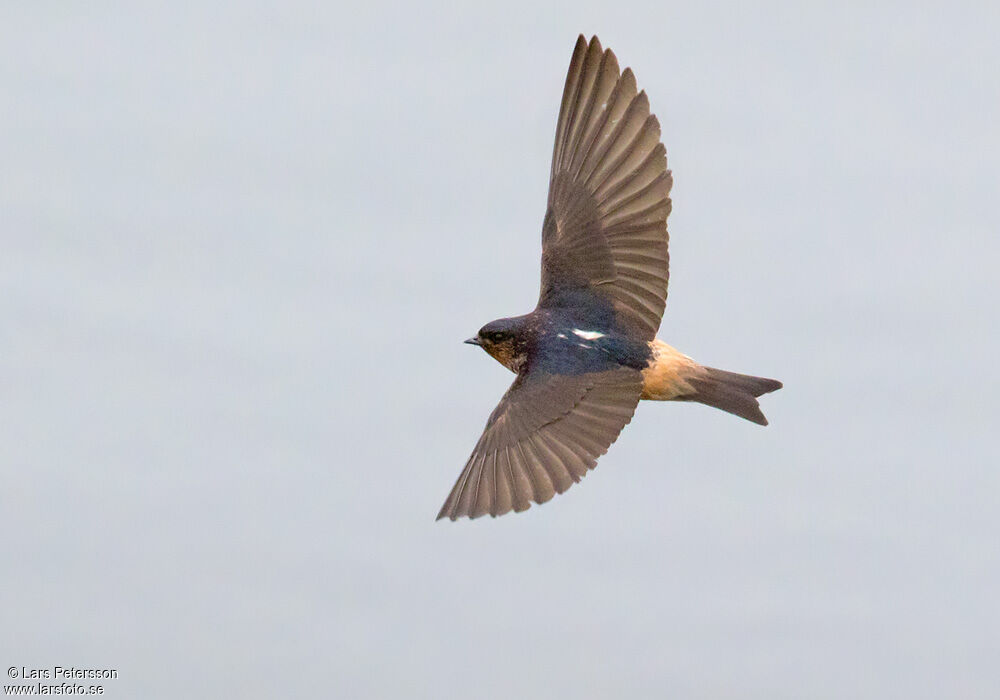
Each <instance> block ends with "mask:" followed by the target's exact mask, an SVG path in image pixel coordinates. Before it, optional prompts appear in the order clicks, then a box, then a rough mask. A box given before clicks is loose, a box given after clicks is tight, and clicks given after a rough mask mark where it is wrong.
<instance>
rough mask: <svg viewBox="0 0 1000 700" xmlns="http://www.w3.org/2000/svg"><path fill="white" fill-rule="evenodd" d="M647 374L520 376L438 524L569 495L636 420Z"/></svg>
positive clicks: (630, 371) (629, 371)
mask: <svg viewBox="0 0 1000 700" xmlns="http://www.w3.org/2000/svg"><path fill="white" fill-rule="evenodd" d="M641 393H642V375H641V374H640V373H639V372H638V371H637V370H634V369H627V368H621V369H614V370H609V371H605V372H592V373H589V374H576V375H565V374H543V373H539V372H534V373H533V372H531V371H528V372H526V373H524V374H520V375H518V377H517V379H515V380H514V383H513V384H512V385H511V387H510V389H508V390H507V393H506V394H504V396H503V398H502V399H500V404H499V405H498V406H497V407H496V410H494V411H493V413H492V414H491V415H490V418H489V420H488V421H487V422H486V430H485V431H483V435H482V437H481V438H479V442H478V443H476V447H475V449H474V450H473V451H472V456H471V457H469V461H468V462H467V463H466V465H465V469H463V470H462V474H461V475H460V476H459V477H458V481H457V482H456V483H455V486H454V488H452V490H451V494H450V495H449V496H448V500H446V501H445V502H444V506H442V508H441V512H440V513H438V520H440V519H441V518H445V517H447V518H451V519H452V520H455V519H457V518H459V517H462V516H468V517H470V518H478V517H479V516H481V515H485V514H486V513H489V514H490V515H492V516H497V515H503V514H504V513H508V512H510V511H511V510H515V511H522V510H526V509H527V508H528V507H529V506H530V505H531V501H534V502H535V503H544V502H545V501H547V500H549V499H550V498H552V496H553V495H554V494H556V493H562V492H563V491H565V490H566V489H568V488H569V487H570V486H572V485H573V484H574V483H575V482H577V481H579V480H580V479H582V478H583V477H584V475H586V473H587V470H588V469H593V468H594V467H595V466H596V465H597V458H598V457H600V456H601V455H603V454H604V453H605V452H607V450H608V447H610V446H611V443H613V442H614V441H615V440H616V439H617V438H618V434H619V433H620V432H621V430H622V428H624V427H625V426H626V425H627V424H628V422H629V421H630V420H631V419H632V414H633V412H634V411H635V407H636V404H637V403H638V402H639V395H640V394H641Z"/></svg>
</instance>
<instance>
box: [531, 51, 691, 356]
mask: <svg viewBox="0 0 1000 700" xmlns="http://www.w3.org/2000/svg"><path fill="white" fill-rule="evenodd" d="M672 183H673V180H672V178H671V175H670V171H669V170H667V155H666V149H665V148H664V147H663V144H661V143H660V125H659V122H657V120H656V117H655V116H653V115H652V114H650V113H649V100H648V99H647V98H646V93H645V92H639V93H638V94H637V93H636V85H635V76H633V75H632V71H631V70H630V69H628V68H626V69H625V72H624V73H620V74H619V70H618V61H617V59H616V58H615V55H614V54H613V53H612V52H611V51H610V50H607V51H603V50H602V49H601V44H600V42H599V41H598V40H597V37H594V38H593V39H591V40H590V44H589V46H588V44H587V42H586V41H585V40H584V38H583V36H582V35H581V36H580V38H579V39H577V43H576V49H575V50H574V51H573V59H572V61H571V62H570V66H569V73H568V74H567V76H566V87H565V88H564V91H563V98H562V105H561V107H560V108H559V121H558V124H557V126H556V142H555V148H554V150H553V153H552V172H551V176H550V180H549V201H548V210H547V211H546V213H545V221H544V224H543V226H542V285H541V287H542V288H541V295H540V298H539V301H538V305H539V307H543V308H544V307H555V306H561V305H565V304H566V303H567V300H569V299H578V298H579V295H580V292H581V290H586V291H587V292H590V293H593V294H596V295H597V296H598V297H600V298H601V300H602V301H605V302H610V303H611V304H612V305H613V306H614V308H615V311H616V315H617V318H618V322H619V324H620V326H621V327H622V329H623V330H625V331H626V332H628V333H629V334H630V335H632V337H634V338H636V339H637V340H645V341H649V340H652V339H653V337H654V336H655V335H656V331H657V329H658V328H659V326H660V319H661V317H662V316H663V309H664V306H665V304H666V299H667V279H668V260H669V259H668V255H667V215H668V214H669V213H670V197H669V194H670V186H671V184H672Z"/></svg>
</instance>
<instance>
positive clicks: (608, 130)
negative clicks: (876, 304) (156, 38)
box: [438, 36, 781, 520]
mask: <svg viewBox="0 0 1000 700" xmlns="http://www.w3.org/2000/svg"><path fill="white" fill-rule="evenodd" d="M659 135H660V130H659V123H658V122H657V120H656V117H654V116H653V115H651V114H650V113H649V103H648V100H647V99H646V95H645V93H644V92H638V93H637V92H636V87H635V78H634V77H633V75H632V72H631V71H630V70H629V69H627V68H626V69H625V71H624V72H619V69H618V63H617V60H616V59H615V56H614V54H613V53H612V52H611V51H610V50H608V51H605V50H603V49H602V48H601V45H600V43H599V42H598V40H597V38H596V37H594V38H593V39H592V40H591V41H590V43H589V44H588V43H587V42H586V41H585V40H584V38H583V37H582V36H581V37H580V38H579V39H578V41H577V45H576V49H575V50H574V53H573V59H572V61H571V62H570V68H569V73H568V75H567V78H566V87H565V89H564V92H563V100H562V106H561V108H560V111H559V120H558V123H557V126H556V143H555V148H554V150H553V158H552V171H551V175H550V184H549V202H548V208H547V210H546V214H545V219H544V222H543V225H542V283H541V292H540V295H539V300H538V306H537V307H536V309H535V310H534V311H532V312H531V313H528V314H525V315H523V316H516V317H512V318H504V319H499V320H497V321H492V322H490V323H488V324H486V325H485V326H483V327H482V328H481V329H480V331H479V333H478V334H477V335H476V336H475V337H474V338H470V339H469V340H468V341H467V342H470V343H472V344H475V345H479V346H481V347H482V348H483V349H484V350H485V351H486V352H487V353H489V354H490V355H491V356H492V357H493V358H495V359H496V360H497V361H498V362H500V364H502V365H504V366H505V367H507V368H508V369H510V370H511V371H512V372H514V373H515V374H516V375H517V378H516V379H515V380H514V383H513V384H512V385H511V387H510V389H509V390H508V391H507V393H506V394H505V395H504V397H503V398H502V399H501V401H500V404H499V405H498V406H497V408H496V410H494V412H493V414H492V415H491V416H490V418H489V420H488V421H487V424H486V430H485V431H484V433H483V435H482V437H481V438H480V439H479V443H478V444H477V445H476V447H475V449H474V450H473V453H472V456H471V457H470V458H469V461H468V462H467V463H466V466H465V469H464V470H463V471H462V474H461V475H460V476H459V479H458V482H457V483H456V484H455V487H454V488H453V489H452V492H451V494H450V495H449V496H448V499H447V500H446V501H445V504H444V506H443V507H442V508H441V512H440V514H439V515H438V517H439V518H443V517H449V518H451V519H452V520H455V519H456V518H458V517H460V516H463V515H464V516H469V517H478V516H480V515H485V514H487V513H489V514H490V515H493V516H496V515H502V514H503V513H507V512H509V511H511V510H515V511H520V510H524V509H526V508H528V507H529V505H530V503H531V501H534V502H536V503H543V502H545V501H547V500H548V499H550V498H551V497H552V496H553V494H555V493H562V492H563V491H565V490H566V489H567V488H569V486H571V485H572V484H573V483H574V482H576V481H579V480H580V479H581V478H582V477H583V476H584V475H585V474H586V472H587V470H589V469H592V468H593V467H594V466H595V465H596V462H597V458H598V457H599V456H600V455H602V454H604V453H605V452H606V451H607V449H608V447H609V446H610V445H611V443H613V442H614V441H615V439H616V438H617V437H618V434H619V433H620V432H621V430H622V428H624V427H625V425H626V424H627V423H628V422H629V421H630V420H631V418H632V414H633V412H634V411H635V407H636V404H638V402H639V400H640V399H650V400H659V401H695V402H699V403H703V404H707V405H709V406H714V407H716V408H720V409H722V410H725V411H728V412H730V413H733V414H735V415H738V416H741V417H743V418H746V419H747V420H751V421H754V422H756V423H760V424H762V425H766V424H767V421H766V419H765V418H764V416H763V414H762V413H761V412H760V408H759V405H758V403H757V397H758V396H760V395H762V394H764V393H767V392H770V391H774V390H776V389H778V388H780V387H781V383H780V382H778V381H776V380H773V379H763V378H760V377H753V376H749V375H743V374H736V373H733V372H726V371H724V370H717V369H713V368H711V367H705V366H702V365H700V364H699V363H697V362H695V361H694V360H692V359H691V358H690V357H687V356H686V355H683V354H682V353H680V352H678V351H677V350H675V349H674V348H672V347H670V346H669V345H667V344H666V343H664V342H663V341H661V340H658V339H657V338H656V337H655V336H656V332H657V329H658V328H659V325H660V318H661V316H662V315H663V309H664V306H665V303H666V296H667V279H668V254H667V225H666V221H667V216H668V214H669V213H670V197H669V193H670V187H671V185H672V182H673V180H672V177H671V174H670V171H669V170H667V168H666V150H665V149H664V147H663V145H662V144H661V143H660V142H659Z"/></svg>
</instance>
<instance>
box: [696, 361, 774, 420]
mask: <svg viewBox="0 0 1000 700" xmlns="http://www.w3.org/2000/svg"><path fill="white" fill-rule="evenodd" d="M702 369H703V370H704V372H701V373H699V376H696V377H691V378H689V379H688V380H687V381H688V383H689V384H690V385H691V386H692V388H694V393H691V394H687V395H685V396H679V397H677V398H678V400H680V401H696V402H698V403H703V404H705V405H706V406H712V407H713V408H718V409H721V410H723V411H726V412H728V413H732V414H733V415H736V416H739V417H740V418H746V419H747V420H748V421H752V422H754V423H757V424H758V425H767V418H765V417H764V414H763V413H762V412H761V410H760V404H759V403H758V402H757V397H758V396H761V395H763V394H767V393H770V392H772V391H777V390H778V389H780V388H781V386H782V384H781V382H779V381H778V380H776V379H765V378H764V377H752V376H750V375H748V374H737V373H736V372H727V371H725V370H722V369H715V368H713V367H703V368H702Z"/></svg>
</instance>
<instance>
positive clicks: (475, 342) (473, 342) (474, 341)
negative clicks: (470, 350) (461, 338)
mask: <svg viewBox="0 0 1000 700" xmlns="http://www.w3.org/2000/svg"><path fill="white" fill-rule="evenodd" d="M465 342H466V343H468V344H469V345H482V343H480V342H479V338H476V337H475V336H473V337H471V338H469V339H468V340H466V341H465Z"/></svg>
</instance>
